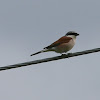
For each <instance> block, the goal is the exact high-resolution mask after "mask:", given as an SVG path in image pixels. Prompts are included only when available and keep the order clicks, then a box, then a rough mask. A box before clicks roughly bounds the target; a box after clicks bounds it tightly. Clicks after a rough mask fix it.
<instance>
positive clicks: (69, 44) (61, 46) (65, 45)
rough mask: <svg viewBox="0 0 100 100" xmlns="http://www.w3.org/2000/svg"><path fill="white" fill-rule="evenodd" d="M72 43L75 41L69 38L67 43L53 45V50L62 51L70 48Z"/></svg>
mask: <svg viewBox="0 0 100 100" xmlns="http://www.w3.org/2000/svg"><path fill="white" fill-rule="evenodd" d="M74 45H75V41H73V40H70V41H69V42H68V43H62V44H60V45H59V46H57V47H55V50H54V51H55V52H57V53H64V52H67V51H69V50H71V49H72V48H73V46H74Z"/></svg>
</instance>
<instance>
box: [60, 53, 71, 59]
mask: <svg viewBox="0 0 100 100" xmlns="http://www.w3.org/2000/svg"><path fill="white" fill-rule="evenodd" d="M70 55H72V53H67V54H65V53H63V54H62V55H61V56H68V58H69V56H70Z"/></svg>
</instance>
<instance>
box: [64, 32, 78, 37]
mask: <svg viewBox="0 0 100 100" xmlns="http://www.w3.org/2000/svg"><path fill="white" fill-rule="evenodd" d="M78 35H79V34H78V33H77V32H75V31H69V32H67V33H66V35H65V36H69V37H70V36H74V37H76V36H78Z"/></svg>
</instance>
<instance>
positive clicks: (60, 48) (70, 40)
mask: <svg viewBox="0 0 100 100" xmlns="http://www.w3.org/2000/svg"><path fill="white" fill-rule="evenodd" d="M78 35H79V34H78V33H77V32H75V31H69V32H67V33H66V34H65V36H62V37H61V38H60V39H58V40H57V41H55V42H53V43H52V44H51V45H49V46H47V47H45V48H43V50H41V51H38V52H36V53H33V54H31V55H30V56H33V55H37V54H39V53H43V52H49V51H54V52H56V53H60V54H62V55H63V53H66V52H68V51H69V50H71V49H72V48H73V47H74V45H75V42H76V37H77V36H78Z"/></svg>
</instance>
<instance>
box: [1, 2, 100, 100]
mask: <svg viewBox="0 0 100 100" xmlns="http://www.w3.org/2000/svg"><path fill="white" fill-rule="evenodd" d="M71 30H72V31H76V32H78V33H79V34H80V36H79V37H78V38H77V41H76V45H75V47H74V48H73V49H72V50H71V51H70V52H77V51H83V50H87V49H93V48H99V47H100V1H99V0H0V47H1V48H0V61H1V63H0V66H1V67H2V66H6V65H11V64H16V63H22V62H26V61H33V60H36V59H42V58H47V57H53V56H58V55H60V54H57V53H54V52H48V53H42V54H39V55H36V56H33V57H30V54H32V53H35V52H37V51H39V50H42V48H44V47H45V46H48V45H49V44H51V43H52V42H54V41H55V40H57V39H59V38H60V37H61V36H64V35H65V34H66V32H68V31H71ZM0 100H100V53H99V52H98V53H93V54H88V55H83V56H78V57H73V58H69V59H63V60H58V61H52V62H48V63H42V64H37V65H31V66H27V67H22V68H16V69H10V70H6V71H2V72H0Z"/></svg>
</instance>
